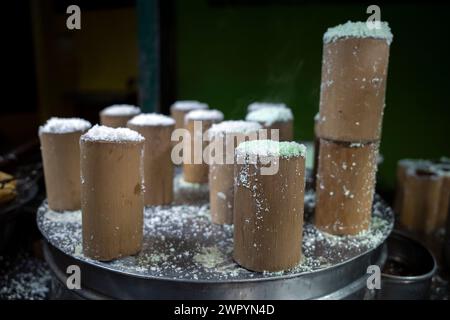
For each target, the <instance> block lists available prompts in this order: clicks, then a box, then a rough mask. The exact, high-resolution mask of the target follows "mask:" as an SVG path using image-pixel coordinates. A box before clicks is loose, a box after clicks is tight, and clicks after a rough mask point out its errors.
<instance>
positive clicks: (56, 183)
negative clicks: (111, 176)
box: [39, 118, 91, 211]
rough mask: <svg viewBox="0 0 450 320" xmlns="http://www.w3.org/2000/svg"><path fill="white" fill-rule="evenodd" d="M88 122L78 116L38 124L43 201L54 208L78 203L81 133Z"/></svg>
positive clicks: (68, 207) (65, 208)
mask: <svg viewBox="0 0 450 320" xmlns="http://www.w3.org/2000/svg"><path fill="white" fill-rule="evenodd" d="M90 127H91V124H90V123H89V122H87V121H86V120H83V119H78V118H51V119H49V120H48V121H47V123H46V124H45V125H43V126H41V127H40V128H39V139H40V141H41V152H42V160H43V166H44V178H45V186H46V191H47V201H48V206H49V208H50V209H52V210H55V211H73V210H79V209H80V207H81V200H80V193H81V184H80V144H79V140H80V137H81V135H82V134H83V133H84V132H85V131H86V130H88V129H89V128H90Z"/></svg>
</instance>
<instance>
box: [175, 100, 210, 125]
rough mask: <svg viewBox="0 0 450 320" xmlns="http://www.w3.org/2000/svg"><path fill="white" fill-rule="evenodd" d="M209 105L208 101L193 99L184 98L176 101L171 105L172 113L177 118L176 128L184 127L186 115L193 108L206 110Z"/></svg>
mask: <svg viewBox="0 0 450 320" xmlns="http://www.w3.org/2000/svg"><path fill="white" fill-rule="evenodd" d="M208 108H209V107H208V105H207V104H206V103H202V102H198V101H191V100H183V101H176V102H175V103H174V104H172V106H171V107H170V115H171V116H172V118H174V119H175V129H181V128H184V124H185V123H184V117H185V116H186V114H188V113H189V112H190V111H193V110H205V109H208Z"/></svg>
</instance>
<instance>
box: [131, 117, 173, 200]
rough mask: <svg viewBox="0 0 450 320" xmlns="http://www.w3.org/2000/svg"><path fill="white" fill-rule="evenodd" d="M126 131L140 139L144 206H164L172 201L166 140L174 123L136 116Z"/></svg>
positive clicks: (171, 174)
mask: <svg viewBox="0 0 450 320" xmlns="http://www.w3.org/2000/svg"><path fill="white" fill-rule="evenodd" d="M128 127H129V128H130V129H132V130H135V131H137V132H139V133H140V134H141V135H142V136H143V137H144V138H145V143H144V145H145V146H144V182H145V193H144V204H145V205H147V206H151V205H165V204H169V203H171V202H172V200H173V163H172V160H171V157H170V154H171V149H172V148H171V147H172V142H171V140H170V137H171V135H172V131H173V129H174V127H175V120H173V119H172V118H170V117H167V116H164V115H162V114H156V113H150V114H140V115H138V116H136V117H134V118H133V119H131V120H130V121H129V122H128Z"/></svg>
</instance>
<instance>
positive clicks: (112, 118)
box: [100, 105, 141, 128]
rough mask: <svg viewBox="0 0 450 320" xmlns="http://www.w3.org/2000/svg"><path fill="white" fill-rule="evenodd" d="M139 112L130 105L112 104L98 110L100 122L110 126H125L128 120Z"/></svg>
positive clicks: (139, 111)
mask: <svg viewBox="0 0 450 320" xmlns="http://www.w3.org/2000/svg"><path fill="white" fill-rule="evenodd" d="M139 113H141V110H140V109H139V108H138V107H136V106H132V105H113V106H110V107H107V108H105V109H103V110H102V111H101V112H100V124H101V125H104V126H108V127H111V128H119V127H126V126H127V123H128V121H129V120H131V119H132V118H133V117H135V116H136V115H138V114H139Z"/></svg>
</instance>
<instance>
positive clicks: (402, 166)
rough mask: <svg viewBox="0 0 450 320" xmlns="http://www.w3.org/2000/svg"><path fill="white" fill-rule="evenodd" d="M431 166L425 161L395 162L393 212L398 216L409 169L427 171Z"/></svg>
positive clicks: (406, 160) (404, 160) (405, 160)
mask: <svg viewBox="0 0 450 320" xmlns="http://www.w3.org/2000/svg"><path fill="white" fill-rule="evenodd" d="M430 166H431V162H430V161H427V160H412V159H402V160H399V161H398V162H397V172H396V181H395V199H394V212H395V213H396V214H400V212H401V211H402V206H403V190H404V185H403V184H404V181H405V176H406V172H407V171H408V170H409V169H410V168H417V169H422V170H428V169H429V168H430Z"/></svg>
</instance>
